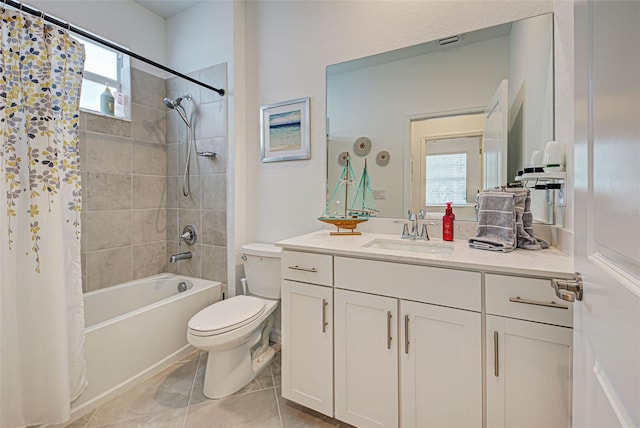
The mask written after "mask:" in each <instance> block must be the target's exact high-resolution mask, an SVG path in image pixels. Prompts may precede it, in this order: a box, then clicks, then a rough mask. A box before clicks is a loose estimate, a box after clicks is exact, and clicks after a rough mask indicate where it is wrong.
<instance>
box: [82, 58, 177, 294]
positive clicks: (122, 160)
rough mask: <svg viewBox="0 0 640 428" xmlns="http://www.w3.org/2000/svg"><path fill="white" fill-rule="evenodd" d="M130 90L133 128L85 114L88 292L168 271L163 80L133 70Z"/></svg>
mask: <svg viewBox="0 0 640 428" xmlns="http://www.w3.org/2000/svg"><path fill="white" fill-rule="evenodd" d="M131 86H132V97H131V101H132V105H131V115H132V118H131V121H130V122H129V121H126V120H120V119H115V118H111V117H106V116H101V115H94V114H90V113H85V112H83V113H81V119H80V159H81V171H82V183H83V209H82V228H83V233H82V271H83V289H84V291H85V292H86V291H93V290H97V289H100V288H104V287H109V286H111V285H115V284H119V283H122V282H125V281H130V280H132V279H137V278H142V277H145V276H149V275H153V274H156V273H160V272H163V271H164V267H165V261H166V258H167V254H166V252H167V251H166V209H165V208H166V192H165V186H166V168H167V166H166V158H167V156H166V153H167V152H166V150H167V146H166V144H165V143H166V112H165V108H164V105H163V103H162V99H163V98H164V96H165V81H164V79H161V78H159V77H156V76H153V75H151V74H148V73H145V72H142V71H140V70H137V69H132V70H131Z"/></svg>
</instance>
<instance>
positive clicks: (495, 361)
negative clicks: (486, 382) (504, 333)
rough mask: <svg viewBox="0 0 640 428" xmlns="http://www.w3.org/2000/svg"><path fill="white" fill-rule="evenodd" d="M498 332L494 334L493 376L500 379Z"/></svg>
mask: <svg viewBox="0 0 640 428" xmlns="http://www.w3.org/2000/svg"><path fill="white" fill-rule="evenodd" d="M498 358H499V357H498V332H497V331H494V332H493V374H494V375H495V377H500V366H499V362H498Z"/></svg>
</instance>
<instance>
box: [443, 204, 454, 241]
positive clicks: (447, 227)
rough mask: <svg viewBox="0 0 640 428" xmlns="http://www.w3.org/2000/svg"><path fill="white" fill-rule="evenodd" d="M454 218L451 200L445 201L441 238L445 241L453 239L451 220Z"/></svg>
mask: <svg viewBox="0 0 640 428" xmlns="http://www.w3.org/2000/svg"><path fill="white" fill-rule="evenodd" d="M455 218H456V215H455V214H454V213H453V208H451V202H447V209H446V210H445V212H444V216H443V217H442V239H443V240H445V241H453V220H455Z"/></svg>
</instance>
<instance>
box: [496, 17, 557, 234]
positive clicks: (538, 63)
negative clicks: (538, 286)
mask: <svg viewBox="0 0 640 428" xmlns="http://www.w3.org/2000/svg"><path fill="white" fill-rule="evenodd" d="M550 19H551V18H550V17H549V16H538V17H536V18H534V19H527V20H524V21H518V22H515V23H514V24H513V26H512V28H511V54H510V61H511V62H510V65H509V69H510V70H511V73H510V75H509V121H510V123H509V162H508V166H509V168H508V171H507V174H508V178H509V181H513V180H514V177H515V175H516V171H517V170H519V169H522V168H524V167H526V166H540V165H530V159H531V154H532V153H533V152H534V151H536V150H538V151H540V152H542V150H543V149H544V146H545V144H546V143H547V141H551V140H553V132H554V129H553V57H552V56H551V55H549V53H550V52H552V48H553V26H550V25H548V23H549V20H550ZM518 113H519V114H518ZM516 118H519V120H517V121H516V122H517V123H516V124H514V123H513V122H514V120H515V119H516ZM516 147H518V148H519V150H515V148H516ZM514 154H517V155H519V156H520V159H517V160H515V159H512V155H514ZM544 193H545V192H544V191H540V190H538V191H535V190H534V191H532V195H531V212H532V213H533V218H534V220H535V221H541V222H545V223H548V222H551V221H553V217H552V216H553V212H552V208H551V207H549V206H547V204H546V202H545V194H544Z"/></svg>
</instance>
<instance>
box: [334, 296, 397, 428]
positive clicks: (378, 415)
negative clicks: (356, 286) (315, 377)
mask: <svg viewBox="0 0 640 428" xmlns="http://www.w3.org/2000/svg"><path fill="white" fill-rule="evenodd" d="M334 294H335V314H334V315H335V398H336V409H335V417H336V419H339V420H341V421H344V422H347V423H349V424H351V425H355V426H370V427H395V426H397V425H398V343H397V341H398V326H397V321H396V320H397V318H398V301H397V300H396V299H393V298H390V297H383V296H375V295H372V294H366V293H359V292H353V291H346V290H335V292H334Z"/></svg>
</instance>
